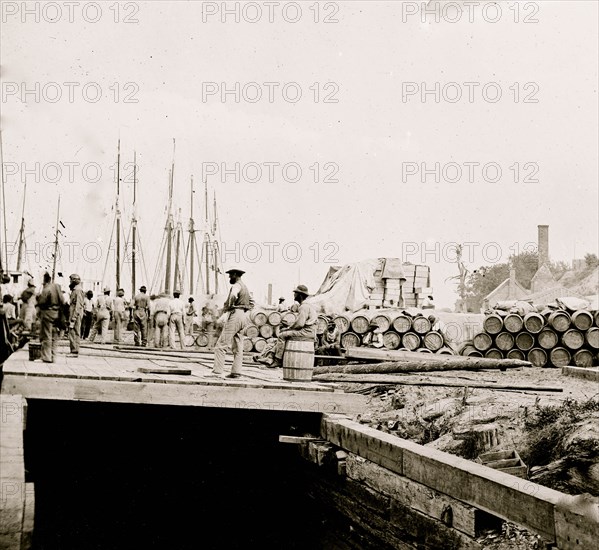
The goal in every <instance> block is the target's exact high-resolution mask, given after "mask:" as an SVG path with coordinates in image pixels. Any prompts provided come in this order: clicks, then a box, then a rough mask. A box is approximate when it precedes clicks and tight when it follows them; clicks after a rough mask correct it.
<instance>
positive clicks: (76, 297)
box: [67, 273, 85, 357]
mask: <svg viewBox="0 0 599 550" xmlns="http://www.w3.org/2000/svg"><path fill="white" fill-rule="evenodd" d="M69 288H70V289H71V299H70V302H69V346H70V348H71V353H70V354H69V355H67V357H79V344H80V339H81V323H82V322H83V312H84V308H85V295H84V294H83V289H82V288H81V277H79V275H77V274H76V273H73V274H72V275H71V276H70V277H69Z"/></svg>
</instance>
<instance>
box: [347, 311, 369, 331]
mask: <svg viewBox="0 0 599 550" xmlns="http://www.w3.org/2000/svg"><path fill="white" fill-rule="evenodd" d="M350 324H351V329H352V331H353V332H355V333H356V334H365V333H366V332H368V326H369V325H370V317H369V316H368V315H365V314H363V313H359V314H358V315H356V316H355V317H354V318H353V319H352V320H351V323H350Z"/></svg>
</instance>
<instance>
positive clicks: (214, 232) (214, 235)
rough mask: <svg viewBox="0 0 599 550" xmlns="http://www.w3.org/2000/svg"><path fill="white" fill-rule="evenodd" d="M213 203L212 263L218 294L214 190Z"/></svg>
mask: <svg viewBox="0 0 599 550" xmlns="http://www.w3.org/2000/svg"><path fill="white" fill-rule="evenodd" d="M213 203H214V223H213V224H212V238H213V241H214V245H213V249H214V258H213V260H212V265H213V267H214V293H215V294H218V259H217V254H218V247H217V241H216V215H217V214H216V191H215V192H214V196H213Z"/></svg>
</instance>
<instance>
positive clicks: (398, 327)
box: [393, 314, 412, 334]
mask: <svg viewBox="0 0 599 550" xmlns="http://www.w3.org/2000/svg"><path fill="white" fill-rule="evenodd" d="M411 328H412V319H410V318H409V317H408V316H407V315H402V314H400V315H398V316H397V317H396V318H395V319H393V329H394V330H395V332H398V333H399V334H405V333H406V332H409V330H410V329H411Z"/></svg>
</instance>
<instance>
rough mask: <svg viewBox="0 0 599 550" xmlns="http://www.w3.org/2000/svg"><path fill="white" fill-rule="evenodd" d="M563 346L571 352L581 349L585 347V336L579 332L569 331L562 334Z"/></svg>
mask: <svg viewBox="0 0 599 550" xmlns="http://www.w3.org/2000/svg"><path fill="white" fill-rule="evenodd" d="M562 344H563V345H564V347H566V348H568V349H571V350H577V349H580V348H581V347H582V346H583V345H584V334H583V333H582V332H580V331H579V330H574V329H570V330H567V331H566V332H564V334H562Z"/></svg>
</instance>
